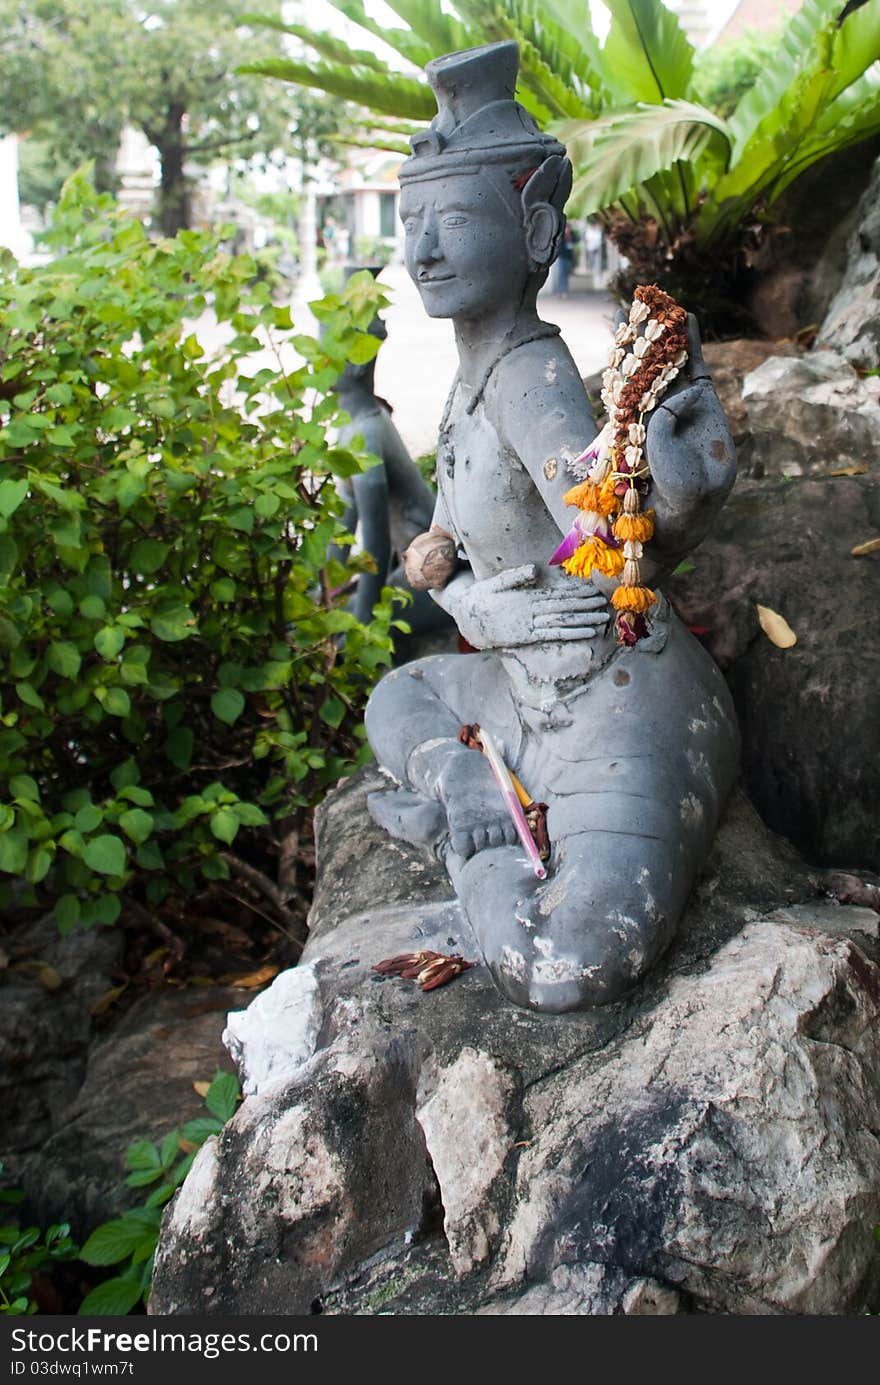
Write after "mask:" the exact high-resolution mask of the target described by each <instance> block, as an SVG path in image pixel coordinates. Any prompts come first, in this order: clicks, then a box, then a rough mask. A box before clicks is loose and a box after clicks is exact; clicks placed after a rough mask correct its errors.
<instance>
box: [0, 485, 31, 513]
mask: <svg viewBox="0 0 880 1385" xmlns="http://www.w3.org/2000/svg"><path fill="white" fill-rule="evenodd" d="M27 493H28V483H27V481H0V516H2V517H3V519H9V518H10V516H11V515H14V514H15V512H16V510H17V509H18V507H19V505H20V504H21V502H22V501H23V500H24V498H25V496H26V495H27Z"/></svg>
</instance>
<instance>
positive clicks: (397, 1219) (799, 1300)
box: [151, 771, 880, 1315]
mask: <svg viewBox="0 0 880 1385" xmlns="http://www.w3.org/2000/svg"><path fill="white" fill-rule="evenodd" d="M380 782H381V780H380V779H379V776H378V775H377V774H376V773H375V771H366V772H363V773H362V774H361V775H360V776H358V778H357V779H356V780H354V781H351V782H349V783H348V784H347V785H346V786H344V787H343V788H341V789H340V790H338V791H337V792H336V793H334V794H333V795H331V797H330V798H329V800H328V801H327V803H326V804H325V806H324V809H323V811H322V814H321V817H320V821H319V833H318V858H319V883H318V894H317V899H316V904H315V907H314V910H313V913H312V916H311V928H312V932H311V936H310V940H309V943H308V945H307V948H306V950H305V954H304V957H303V961H302V963H301V966H300V967H299V968H297V972H298V973H299V976H298V978H296V979H294V977H288V978H286V979H284V980H283V981H282V980H279V981H278V982H276V983H275V986H273V987H272V988H270V990H269V991H267V992H266V993H264V995H263V996H262V997H260V998H259V999H258V1000H257V1001H256V1002H255V1003H254V1005H253V1007H252V1009H251V1011H250V1012H249V1015H248V1018H247V1020H246V1021H243V1020H242V1019H241V1017H235V1016H232V1017H231V1019H230V1033H231V1036H232V1042H233V1046H234V1048H235V1051H236V1053H237V1054H238V1057H239V1061H240V1063H241V1065H242V1070H243V1076H244V1079H245V1082H246V1084H247V1085H248V1086H249V1088H250V1090H251V1095H250V1096H248V1097H247V1099H246V1100H245V1101H244V1103H243V1105H242V1106H241V1108H240V1110H239V1112H238V1113H237V1114H236V1116H235V1117H234V1118H233V1120H232V1121H231V1122H230V1123H229V1124H228V1125H227V1127H226V1129H225V1130H224V1132H223V1134H222V1135H221V1136H220V1137H218V1138H216V1139H213V1140H211V1141H209V1142H208V1143H207V1144H206V1145H205V1147H204V1148H203V1149H202V1151H201V1153H200V1154H199V1156H198V1158H197V1160H196V1163H195V1165H194V1167H193V1170H192V1172H191V1174H190V1176H189V1178H188V1179H187V1181H186V1183H185V1184H184V1186H183V1188H182V1190H181V1191H180V1193H179V1194H178V1196H177V1198H176V1200H175V1201H174V1202H173V1203H172V1204H171V1205H170V1207H169V1209H168V1211H167V1212H166V1216H165V1221H164V1224H163V1231H162V1237H161V1242H160V1247H159V1252H158V1257H157V1263H156V1272H155V1277H154V1289H153V1295H152V1299H151V1311H152V1312H156V1313H163V1314H172V1313H173V1314H179V1313H194V1314H210V1313H221V1314H236V1313H285V1314H290V1313H293V1314H296V1313H307V1312H310V1311H312V1312H330V1313H346V1314H351V1313H355V1314H365V1313H366V1314H368V1313H376V1312H382V1313H386V1314H387V1313H418V1314H438V1313H466V1314H482V1313H489V1314H513V1315H538V1314H581V1315H596V1314H609V1313H618V1312H622V1313H633V1314H670V1313H679V1312H690V1311H695V1310H696V1311H706V1312H719V1313H763V1314H773V1313H822V1314H834V1313H846V1312H859V1311H862V1310H863V1308H864V1307H865V1306H866V1305H868V1304H870V1303H872V1302H873V1301H874V1297H873V1296H874V1294H875V1291H876V1284H875V1282H874V1277H873V1276H874V1269H875V1267H876V1253H875V1249H874V1241H873V1234H872V1231H873V1226H874V1225H875V1223H876V1222H877V1221H878V1219H880V1170H878V1164H877V1157H876V1151H877V1142H876V1141H877V1137H876V1132H877V1130H878V1128H880V1025H878V1020H880V970H878V967H877V965H876V957H877V921H878V916H877V914H876V913H875V912H874V911H873V910H870V909H866V908H857V907H852V906H846V905H841V904H837V903H835V902H834V901H833V900H832V899H830V898H829V897H828V895H827V892H826V891H825V886H827V884H828V882H827V881H823V878H822V877H821V873H820V874H817V873H815V872H812V871H810V870H809V869H808V868H807V867H805V866H804V864H803V862H802V861H801V860H800V859H799V858H798V856H797V855H796V853H795V852H794V851H793V850H792V849H791V848H790V847H788V846H787V845H786V844H785V843H783V842H781V841H780V840H778V839H776V838H774V837H773V836H772V835H771V834H769V833H768V832H767V831H766V829H765V828H764V827H763V826H762V824H761V823H760V821H759V820H758V818H757V816H756V815H755V813H754V812H753V810H752V809H751V808H750V807H749V805H748V803H747V802H746V801H745V800H744V799H743V798H742V797H741V796H738V797H736V798H735V800H734V802H733V803H732V804H731V806H730V808H729V810H728V812H727V814H726V816H725V818H724V821H723V823H722V826H721V828H720V830H719V833H718V837H717V841H716V844H715V848H714V851H713V854H712V857H711V860H710V862H709V865H708V867H707V869H706V871H705V872H704V874H703V876H702V878H701V880H700V883H699V884H698V886H697V888H696V890H695V892H694V894H693V897H692V899H691V902H690V904H689V907H688V909H687V912H686V914H685V917H684V920H683V922H682V925H681V928H680V931H679V935H678V937H677V939H676V941H675V943H674V944H673V947H672V949H671V950H670V953H669V955H668V957H667V958H666V960H665V962H664V963H663V964H662V965H661V966H660V967H659V968H658V969H657V970H656V972H655V973H654V974H653V975H652V976H651V977H650V978H649V980H648V982H647V984H646V985H644V986H643V987H641V988H640V989H639V990H638V991H637V992H636V993H635V994H634V995H633V996H632V997H631V998H630V999H628V1000H626V1001H623V1002H620V1003H618V1004H616V1005H613V1006H609V1007H607V1008H604V1009H601V1010H596V1011H592V1012H584V1013H581V1014H572V1015H564V1016H548V1015H537V1014H533V1013H529V1012H526V1011H523V1010H519V1009H516V1008H513V1007H511V1006H510V1005H508V1004H506V1003H505V1002H504V1001H503V1000H502V999H501V997H500V996H499V994H498V992H497V991H496V989H495V988H494V986H493V985H492V983H491V980H490V977H489V975H488V972H487V970H486V968H485V967H483V966H481V965H479V964H478V965H475V966H474V967H473V968H472V969H471V970H469V971H466V972H465V973H464V974H463V975H462V976H460V977H459V978H458V979H456V980H455V981H454V982H452V983H451V984H449V985H448V986H446V987H444V988H442V989H439V990H435V991H433V992H431V993H423V992H421V991H420V990H419V989H418V988H417V987H416V986H415V985H414V983H412V982H409V981H405V980H402V979H396V978H390V977H383V976H381V975H379V974H377V973H376V972H375V971H374V970H373V966H374V964H375V963H377V962H378V961H380V960H381V959H383V958H385V957H388V956H390V955H396V954H399V953H403V952H412V951H415V950H434V951H437V952H443V953H460V954H463V955H465V956H466V957H467V958H469V959H471V960H476V957H477V954H476V952H475V947H474V942H473V939H472V938H471V936H470V934H469V931H468V929H467V926H466V924H465V922H464V920H463V918H462V915H461V913H460V910H459V908H458V905H457V904H456V902H455V901H454V900H452V899H451V898H450V894H449V887H448V884H447V881H446V878H445V876H444V874H443V873H442V871H440V869H439V868H438V867H437V866H436V865H434V864H432V863H430V862H428V861H427V860H426V859H424V858H423V857H421V856H420V855H419V854H418V853H417V852H415V851H414V850H411V849H410V848H408V847H407V846H405V845H403V844H401V843H399V842H392V841H390V840H389V839H388V838H387V837H385V836H384V834H382V833H381V832H380V831H379V830H378V829H377V828H376V827H375V826H374V825H373V824H372V823H371V822H370V819H369V817H368V815H367V813H366V807H365V799H366V794H367V792H369V791H370V790H371V789H374V788H375V787H376V786H377V784H379V783H380ZM279 986H280V991H279V994H278V995H277V997H273V991H274V990H275V987H279ZM285 1011H287V1012H288V1013H289V1015H290V1020H289V1024H285V1023H284V1022H283V1019H280V1018H279V1017H282V1016H283V1014H284V1013H285ZM288 1033H289V1034H290V1042H288Z"/></svg>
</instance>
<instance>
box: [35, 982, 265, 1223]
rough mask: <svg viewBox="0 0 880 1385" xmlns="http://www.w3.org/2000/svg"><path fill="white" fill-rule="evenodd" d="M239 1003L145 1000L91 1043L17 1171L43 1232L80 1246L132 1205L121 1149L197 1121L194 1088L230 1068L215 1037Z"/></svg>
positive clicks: (216, 998) (227, 999)
mask: <svg viewBox="0 0 880 1385" xmlns="http://www.w3.org/2000/svg"><path fill="white" fill-rule="evenodd" d="M243 1003H245V997H244V993H243V992H241V991H235V990H231V989H228V988H226V987H211V988H205V989H204V990H199V991H172V990H170V989H169V990H167V991H162V992H159V993H152V994H148V995H145V996H143V997H142V998H141V999H140V1000H138V1001H136V1002H135V1004H134V1005H133V1006H132V1007H131V1009H130V1010H129V1011H128V1012H127V1014H126V1015H124V1016H123V1018H122V1019H121V1020H120V1021H119V1023H118V1024H116V1025H115V1026H114V1028H113V1029H112V1030H111V1031H109V1032H108V1033H107V1034H106V1035H104V1036H102V1037H101V1038H99V1039H98V1040H96V1041H95V1042H94V1043H93V1044H92V1046H91V1048H90V1050H89V1054H88V1064H87V1067H86V1072H85V1079H84V1081H83V1083H82V1086H81V1088H80V1089H79V1091H78V1093H77V1094H76V1096H75V1099H74V1100H73V1101H72V1103H71V1104H70V1105H67V1106H66V1107H65V1108H64V1110H63V1113H62V1114H61V1115H60V1117H59V1119H58V1120H57V1122H56V1129H55V1133H54V1134H53V1135H51V1137H50V1138H49V1139H48V1140H47V1141H46V1143H45V1144H44V1145H43V1147H42V1148H41V1149H40V1150H39V1151H38V1152H35V1153H34V1154H32V1155H31V1157H30V1159H29V1160H28V1162H27V1164H26V1165H25V1167H24V1170H23V1186H24V1187H25V1189H26V1191H27V1193H28V1196H29V1200H30V1202H31V1204H32V1205H33V1208H34V1210H35V1215H36V1216H37V1217H38V1218H39V1221H40V1224H41V1225H48V1224H49V1223H50V1222H53V1221H61V1220H63V1221H69V1222H70V1223H71V1226H72V1227H73V1232H74V1235H78V1236H80V1237H82V1238H85V1236H87V1235H88V1234H89V1233H90V1232H91V1231H93V1230H94V1228H95V1227H96V1226H97V1225H98V1224H99V1223H100V1222H103V1221H106V1220H107V1219H108V1218H109V1217H112V1216H116V1215H118V1214H119V1212H121V1211H122V1210H123V1209H124V1208H126V1207H130V1206H131V1205H132V1201H133V1194H132V1190H131V1189H130V1188H127V1187H126V1186H125V1177H126V1173H127V1170H126V1166H125V1152H126V1149H127V1148H128V1146H129V1144H130V1143H131V1142H132V1141H133V1140H136V1139H150V1140H156V1141H161V1140H162V1138H163V1137H164V1136H165V1135H167V1134H168V1132H169V1131H170V1130H174V1129H175V1128H178V1127H179V1126H181V1125H182V1124H183V1123H184V1122H185V1121H187V1120H192V1119H193V1118H194V1117H195V1116H199V1115H204V1113H205V1108H204V1106H203V1104H202V1102H201V1099H200V1098H199V1096H198V1095H197V1094H196V1092H195V1091H194V1090H193V1082H194V1081H210V1080H211V1078H212V1077H213V1076H214V1073H215V1072H216V1070H217V1068H218V1067H224V1068H227V1069H228V1068H229V1067H230V1061H229V1057H228V1055H227V1054H226V1053H225V1052H224V1050H223V1047H222V1045H221V1043H220V1035H221V1032H222V1029H223V1024H224V1020H225V1018H226V1012H227V1011H228V1010H229V1008H230V1007H231V1006H241V1005H242V1004H243Z"/></svg>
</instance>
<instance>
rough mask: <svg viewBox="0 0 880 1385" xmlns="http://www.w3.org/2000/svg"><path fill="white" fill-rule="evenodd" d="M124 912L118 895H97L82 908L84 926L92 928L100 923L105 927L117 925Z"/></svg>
mask: <svg viewBox="0 0 880 1385" xmlns="http://www.w3.org/2000/svg"><path fill="white" fill-rule="evenodd" d="M121 912H122V901H121V900H120V898H119V895H117V894H101V895H95V896H93V897H92V898H91V899H87V900H86V902H85V903H84V904H83V906H82V925H83V927H84V928H91V927H93V925H94V924H96V923H100V924H103V925H104V926H105V927H109V926H110V924H112V923H115V922H116V920H117V919H118V918H119V915H120V914H121Z"/></svg>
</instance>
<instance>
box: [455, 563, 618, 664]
mask: <svg viewBox="0 0 880 1385" xmlns="http://www.w3.org/2000/svg"><path fill="white" fill-rule="evenodd" d="M446 593H448V594H449V597H451V600H450V604H449V605H447V606H446V609H447V610H449V611H450V613H451V614H452V616H453V618H454V619H455V622H456V624H457V625H458V628H459V630H460V631H461V633H462V635H463V636H464V638H465V639H466V640H467V641H468V643H469V644H472V645H473V646H474V648H475V649H502V648H515V647H516V646H517V645H524V644H544V643H554V642H557V641H568V640H591V639H594V638H595V636H596V635H597V634H601V632H602V631H603V630H604V628H605V625H606V624H607V621H608V602H607V600H606V598H605V597H604V596H602V595H601V593H599V592H597V591H596V590H595V588H594V587H593V586H592V585H591V584H590V583H589V582H582V581H580V580H576V579H574V578H572V577H570V576H569V575H568V574H567V573H565V572H563V571H561V569H559V568H551V567H547V566H546V565H543V564H538V563H525V564H523V565H522V566H521V567H515V568H508V569H507V571H505V572H499V573H497V574H496V575H495V576H494V577H485V578H483V579H482V580H480V581H476V580H474V581H468V582H467V583H464V582H462V584H461V586H459V588H458V590H457V591H455V592H453V591H452V588H447V589H446ZM435 595H437V596H440V595H441V594H439V593H436V594H435ZM443 604H445V602H444V603H443Z"/></svg>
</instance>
